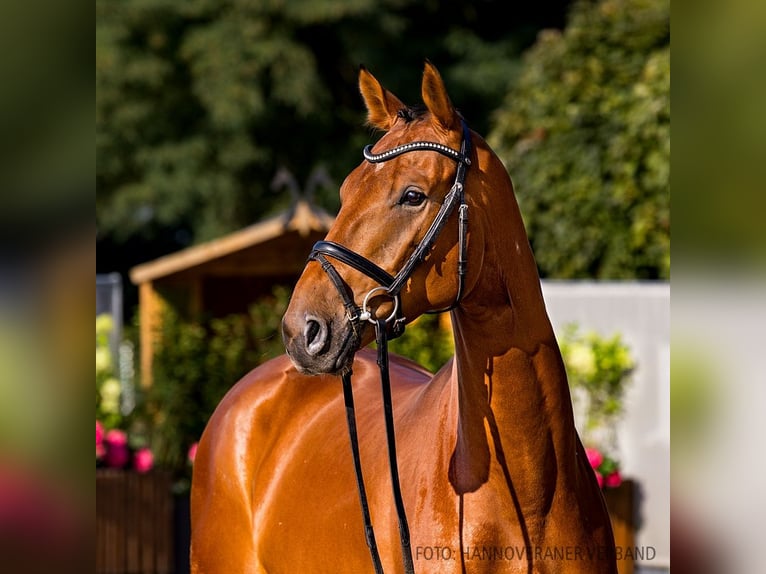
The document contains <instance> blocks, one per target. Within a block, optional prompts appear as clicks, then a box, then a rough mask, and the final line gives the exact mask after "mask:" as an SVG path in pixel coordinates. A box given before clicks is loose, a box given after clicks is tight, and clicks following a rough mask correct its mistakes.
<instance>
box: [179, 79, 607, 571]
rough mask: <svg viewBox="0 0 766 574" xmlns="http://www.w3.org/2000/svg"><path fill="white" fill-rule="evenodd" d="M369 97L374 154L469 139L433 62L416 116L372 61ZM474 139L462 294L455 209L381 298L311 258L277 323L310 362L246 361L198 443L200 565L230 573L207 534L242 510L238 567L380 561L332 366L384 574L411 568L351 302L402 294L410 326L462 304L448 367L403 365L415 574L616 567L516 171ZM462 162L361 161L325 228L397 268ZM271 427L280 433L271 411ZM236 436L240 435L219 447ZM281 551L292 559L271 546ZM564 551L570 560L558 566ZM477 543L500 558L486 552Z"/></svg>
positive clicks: (380, 309)
mask: <svg viewBox="0 0 766 574" xmlns="http://www.w3.org/2000/svg"><path fill="white" fill-rule="evenodd" d="M360 90H361V93H362V96H363V99H364V101H365V104H366V106H367V110H368V120H369V123H370V124H371V125H372V126H374V127H376V128H378V129H380V130H382V131H384V132H385V134H384V136H383V137H382V138H381V139H380V140H379V141H378V142H377V143H376V144H375V146H374V147H373V148H372V153H373V154H381V153H385V152H386V151H387V150H393V149H396V148H398V147H399V146H402V145H406V144H408V143H411V142H422V141H426V142H432V143H435V144H438V145H443V146H445V147H446V148H449V149H450V150H459V149H460V148H461V143H462V140H463V137H464V130H463V127H462V126H463V122H462V119H461V117H460V116H459V114H458V113H457V112H456V111H455V109H454V108H453V106H452V104H451V102H450V99H449V97H448V96H447V93H446V90H445V88H444V84H443V82H442V80H441V77H440V76H439V74H438V72H437V71H436V70H435V68H433V66H431V65H430V64H427V65H426V67H425V71H424V75H423V83H422V90H421V92H422V96H423V101H424V103H425V108H424V109H423V110H415V109H412V108H409V107H407V106H405V105H404V104H403V103H402V102H401V101H400V100H399V99H398V98H397V97H396V96H394V95H393V94H391V93H390V92H388V91H387V90H386V89H384V88H383V87H382V86H381V85H380V84H379V83H378V81H377V80H376V79H375V78H374V77H373V76H372V75H371V74H370V73H369V72H367V71H366V70H364V69H363V70H362V71H361V72H360ZM470 137H471V146H470V149H471V157H470V167H469V169H468V170H467V172H466V177H465V181H464V198H465V202H466V204H467V205H468V233H467V238H466V239H467V241H466V246H465V253H464V256H465V261H466V273H465V277H464V279H463V281H462V283H463V287H462V292H461V290H460V288H459V284H460V280H459V278H458V277H459V274H458V268H459V265H458V263H459V260H460V259H461V249H460V245H459V243H460V242H459V240H458V238H459V235H460V234H459V224H458V216H457V213H453V214H451V215H450V217H449V218H448V219H447V220H446V223H445V225H444V227H443V228H442V229H441V230H440V231H439V233H438V236H437V237H436V239H435V240H434V242H433V245H432V246H431V248H430V250H429V252H428V254H427V256H426V257H425V258H424V260H423V261H421V262H420V263H419V264H418V265H417V266H415V267H414V268H413V269H412V273H411V274H409V275H408V278H407V281H406V283H404V284H403V286H402V288H401V291H398V292H397V293H395V294H394V295H395V296H391V294H390V293H387V292H386V290H385V289H379V290H378V291H375V289H377V288H380V283H381V280H382V279H376V278H375V276H370V274H369V273H365V272H363V271H360V270H359V269H358V266H357V265H354V264H350V265H349V264H346V263H344V262H343V261H342V260H340V261H339V260H334V261H333V262H332V266H333V269H334V272H335V273H336V274H337V278H336V280H335V281H333V279H332V276H331V275H332V274H331V273H328V270H327V265H324V264H320V263H321V261H316V260H314V261H310V262H309V263H308V264H307V267H306V269H305V271H304V273H303V275H302V276H301V279H300V280H299V282H298V284H297V285H296V288H295V291H294V294H293V297H292V299H291V302H290V306H289V308H288V310H287V313H286V314H285V317H284V320H283V337H284V340H285V345H286V348H287V350H288V353H289V355H290V358H291V360H292V362H293V363H294V365H295V367H296V368H297V370H298V372H296V371H295V370H293V368H292V366H291V365H290V364H289V363H287V362H286V361H285V360H284V359H278V360H275V361H272V362H271V363H267V364H266V365H264V366H263V367H260V368H259V369H257V370H256V371H253V373H251V374H250V375H248V377H246V378H245V379H244V380H243V381H242V382H240V383H239V384H238V385H237V387H235V389H234V390H233V391H232V392H231V393H230V395H229V396H227V398H226V399H225V400H224V402H223V403H222V405H221V407H219V409H218V411H217V412H216V415H215V416H214V417H213V420H211V423H210V425H209V426H208V429H207V430H206V433H205V437H204V438H203V441H202V443H201V445H200V450H199V451H198V455H197V456H198V459H197V460H198V462H197V463H196V465H197V466H196V467H195V477H194V489H193V496H192V512H193V529H194V530H193V563H194V564H196V566H195V568H197V570H196V571H197V572H224V571H226V570H224V569H221V568H219V567H220V565H221V562H220V560H222V559H220V558H215V556H214V554H215V555H216V556H220V555H221V552H222V551H221V550H220V549H217V550H216V549H214V548H213V547H212V546H211V543H210V541H209V538H208V537H209V536H215V535H216V534H221V533H222V532H223V529H224V526H223V524H222V523H220V524H218V523H217V522H216V520H222V519H221V518H220V517H221V516H224V515H226V516H228V517H232V516H234V517H240V518H239V520H240V521H241V524H240V526H242V527H246V531H247V532H246V535H243V536H242V537H241V538H237V537H239V535H235V538H236V540H232V539H231V535H229V537H230V540H229V542H227V546H226V549H224V551H223V554H226V555H227V556H229V560H230V561H229V562H228V563H227V564H228V566H229V567H231V566H232V565H235V566H239V567H241V566H242V565H243V564H247V565H254V566H253V567H252V569H251V570H246V571H253V572H271V571H274V572H277V571H285V572H295V571H301V572H310V571H331V572H342V571H348V572H366V571H371V568H372V565H371V563H370V556H369V554H368V551H367V548H366V546H365V542H364V533H363V532H362V530H363V529H362V520H361V512H360V510H359V500H358V498H357V496H356V492H355V488H354V474H353V467H352V464H351V460H350V450H349V447H348V437H347V436H346V435H345V429H344V421H343V414H344V413H343V400H342V396H341V392H340V384H339V381H338V377H337V375H338V374H339V373H342V372H346V371H347V370H348V369H352V370H353V373H354V375H353V387H354V392H355V393H356V397H357V405H358V420H359V435H360V450H361V462H362V468H363V471H364V477H365V481H366V483H367V490H368V494H369V497H370V503H369V506H370V514H371V516H372V521H373V524H374V526H375V532H376V535H377V537H378V545H379V548H380V553H381V559H382V562H383V566H384V568H385V571H386V572H398V571H400V570H401V567H402V566H401V564H402V557H401V550H400V548H399V544H398V535H397V531H396V518H395V516H396V515H395V513H394V509H393V502H392V496H391V488H390V486H391V483H390V480H389V478H388V468H387V462H386V459H385V456H384V455H383V453H384V452H385V448H386V446H385V445H386V441H385V432H384V430H383V423H382V413H381V399H380V389H379V378H378V377H379V375H378V369H377V366H376V365H375V363H374V358H373V357H372V356H371V355H370V354H369V353H368V352H366V351H359V352H357V351H358V349H359V348H360V347H362V346H364V345H366V344H367V343H369V342H370V341H371V340H372V339H373V336H374V333H373V332H374V329H373V327H372V325H371V323H367V322H365V321H356V320H351V319H352V318H351V315H353V313H351V312H350V311H349V301H351V302H353V303H354V304H355V306H361V307H363V308H364V310H365V311H369V313H370V315H372V317H373V318H375V317H380V318H384V317H389V316H393V315H394V312H393V311H394V307H395V305H397V304H398V305H399V306H400V312H401V313H400V314H401V316H403V317H404V318H406V320H407V321H410V320H414V319H415V318H417V317H418V316H419V315H421V314H422V313H425V312H429V311H432V310H436V309H443V308H445V307H450V306H453V305H455V307H454V309H453V310H452V311H451V318H452V324H453V330H454V337H455V359H454V361H451V362H450V363H448V364H447V365H445V367H444V368H443V369H442V370H441V371H440V372H439V373H437V374H436V375H435V376H433V377H431V376H430V375H427V374H426V373H424V372H423V371H422V370H419V369H417V368H416V367H415V366H414V365H412V364H410V363H408V362H406V361H403V360H399V359H392V364H391V384H392V393H393V405H394V412H395V418H396V439H397V444H398V451H399V452H398V454H399V456H398V462H399V472H400V476H401V485H402V492H403V497H404V502H405V507H406V510H407V515H408V517H409V521H410V531H411V537H412V548H413V554H414V558H415V571H416V572H418V573H420V572H451V571H455V572H524V573H527V574H529V573H532V572H541V573H542V572H545V573H564V572H578V573H588V574H602V573H610V574H611V573H614V572H616V568H615V563H614V560H613V550H614V542H613V538H612V533H611V527H610V524H609V518H608V515H607V513H606V510H605V506H604V503H603V498H602V496H601V493H600V491H599V488H598V485H597V483H596V480H595V477H594V475H593V472H592V470H591V469H590V466H589V464H588V462H587V459H586V457H585V454H584V451H583V448H582V445H581V444H580V440H579V438H578V436H577V433H576V431H575V429H574V423H573V416H572V406H571V400H570V397H569V391H568V386H567V381H566V375H565V372H564V367H563V364H562V361H561V357H560V354H559V351H558V347H557V345H556V341H555V337H554V335H553V331H552V329H551V325H550V322H549V320H548V317H547V313H546V310H545V305H544V302H543V298H542V294H541V290H540V282H539V278H538V274H537V270H536V266H535V262H534V258H533V255H532V252H531V249H530V246H529V242H528V240H527V236H526V232H525V230H524V226H523V223H522V219H521V216H520V213H519V209H518V206H517V204H516V200H515V198H514V195H513V189H512V185H511V181H510V179H509V177H508V174H507V172H506V170H505V168H504V167H503V165H502V163H501V162H500V160H499V159H498V158H497V156H496V155H495V154H494V153H493V152H492V151H491V150H490V149H489V147H488V146H487V144H486V143H485V142H484V141H483V140H482V139H481V138H480V137H479V136H477V135H476V134H473V133H471V134H470ZM455 173H456V160H455V158H454V157H450V154H449V153H440V152H438V151H433V150H427V149H418V150H416V151H411V152H410V151H407V152H406V153H402V154H401V155H397V156H396V157H393V158H391V159H388V160H387V161H381V162H372V161H364V162H363V163H362V164H361V165H360V166H359V167H357V168H356V169H355V170H354V171H353V172H352V173H351V174H350V175H349V176H348V177H347V178H346V180H345V182H344V184H343V186H342V188H341V200H342V207H341V210H340V212H339V214H338V217H337V219H336V222H335V224H334V226H333V228H332V230H331V231H330V233H329V234H328V236H327V241H330V242H332V243H334V244H337V245H341V246H343V247H344V249H347V250H349V251H351V252H353V253H356V254H359V256H361V257H363V258H365V259H367V260H369V261H370V262H372V263H374V265H375V266H377V267H378V268H380V269H381V270H382V272H383V273H384V274H389V275H390V276H396V275H397V273H398V272H399V271H400V270H401V269H402V268H403V267H406V266H407V262H408V260H409V258H410V256H411V254H412V253H413V251H414V250H416V249H417V247H418V245H419V244H421V243H422V240H423V238H424V236H426V235H427V233H428V230H429V227H430V226H431V225H432V223H433V221H434V220H435V219H436V218H438V214H439V213H440V209H441V207H442V205H443V204H444V203H445V198H448V194H450V193H451V192H452V191H453V190H454V187H455ZM341 259H342V258H341ZM338 278H339V279H338ZM339 283H340V286H339ZM343 290H345V295H344V294H343V292H344V291H343ZM366 296H368V297H367V299H368V300H367V301H366V302H364V304H363V299H364V298H365V297H366ZM351 306H352V307H353V306H354V305H351ZM299 372H301V373H305V375H302V374H299ZM309 375H317V376H315V377H311V376H309ZM266 420H267V421H268V425H270V426H268V427H267V426H266V425H267V423H265V422H262V423H261V422H259V421H266ZM227 433H228V434H234V435H235V436H236V437H238V439H237V441H236V444H234V445H232V444H227V443H226V441H225V439H224V437H225V436H226V435H227ZM250 449H252V450H250ZM200 460H202V461H203V462H201V463H200V462H199V461H200ZM232 477H233V478H232ZM217 517H218V518H217ZM231 520H234V522H237V520H236V519H231ZM226 531H227V532H230V531H229V530H226ZM285 546H287V547H289V555H288V554H286V553H285V552H280V551H279V550H280V549H284V547H285ZM437 547H438V548H446V549H448V551H444V550H442V551H441V552H442V554H441V556H440V558H445V557H448V558H449V560H439V559H434V554H433V549H434V548H437ZM429 549H430V550H429ZM482 549H484V550H482ZM508 549H511V551H509V550H508ZM525 549H526V550H525ZM562 549H569V550H567V552H569V554H567V556H568V558H560V559H556V557H557V556H558V557H560V552H561V551H562ZM227 551H228V554H227ZM483 551H489V552H490V553H493V552H494V553H493V554H492V556H493V558H491V559H481V557H482V556H486V554H482V552H483ZM445 552H446V553H445ZM477 552H478V554H477ZM554 552H557V553H556V554H554ZM216 553H217V554H216ZM230 571H231V570H230ZM237 571H242V570H241V569H240V570H237Z"/></svg>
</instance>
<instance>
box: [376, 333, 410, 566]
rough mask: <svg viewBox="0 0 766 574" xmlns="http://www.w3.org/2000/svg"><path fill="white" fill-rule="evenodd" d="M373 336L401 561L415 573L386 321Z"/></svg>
mask: <svg viewBox="0 0 766 574" xmlns="http://www.w3.org/2000/svg"><path fill="white" fill-rule="evenodd" d="M375 338H376V340H377V344H378V367H380V384H381V387H382V390H383V414H384V416H385V419H386V439H387V441H388V467H389V469H390V470H391V488H392V490H393V493H394V504H395V505H396V517H397V518H398V520H399V541H400V542H401V546H402V561H403V562H404V571H405V572H406V573H407V574H415V565H414V564H413V562H412V548H411V546H410V527H409V525H408V524H407V514H406V512H405V511H404V501H403V500H402V490H401V488H400V486H399V465H398V463H397V460H396V436H395V434H394V409H393V406H392V404H393V403H392V401H391V378H390V377H389V372H388V337H387V334H386V322H385V320H383V319H378V321H377V322H376V323H375Z"/></svg>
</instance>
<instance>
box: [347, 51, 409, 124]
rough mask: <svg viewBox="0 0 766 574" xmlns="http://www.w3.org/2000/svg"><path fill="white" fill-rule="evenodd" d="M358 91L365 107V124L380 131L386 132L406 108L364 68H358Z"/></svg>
mask: <svg viewBox="0 0 766 574" xmlns="http://www.w3.org/2000/svg"><path fill="white" fill-rule="evenodd" d="M359 91H360V92H361V93H362V98H363V99H364V104H365V105H366V106H367V123H368V124H370V125H371V126H373V127H376V128H378V129H380V130H384V131H388V130H389V129H390V128H391V126H392V125H393V124H394V122H395V121H396V114H397V112H398V111H399V110H402V109H404V108H406V107H407V106H405V105H404V104H403V103H402V102H401V100H400V99H399V98H397V97H396V96H395V95H394V94H392V93H391V92H389V91H388V90H387V89H385V88H384V87H383V86H381V85H380V82H378V80H377V79H375V76H373V75H372V74H371V73H370V72H368V71H367V68H365V67H364V66H360V67H359Z"/></svg>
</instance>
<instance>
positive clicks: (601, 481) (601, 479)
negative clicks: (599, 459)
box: [593, 470, 604, 488]
mask: <svg viewBox="0 0 766 574" xmlns="http://www.w3.org/2000/svg"><path fill="white" fill-rule="evenodd" d="M593 472H595V473H596V482H598V487H599V488H604V477H603V476H602V475H601V473H600V472H598V471H597V470H594V471H593Z"/></svg>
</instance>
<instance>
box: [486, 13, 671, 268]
mask: <svg viewBox="0 0 766 574" xmlns="http://www.w3.org/2000/svg"><path fill="white" fill-rule="evenodd" d="M669 14H670V8H669V2H668V0H600V1H598V2H588V1H580V2H577V3H576V4H575V5H574V8H573V10H572V12H571V14H570V18H569V22H568V25H567V27H566V29H565V30H564V32H563V33H559V32H558V31H546V32H544V33H542V34H541V35H540V37H539V39H538V42H537V44H536V45H535V46H534V47H533V48H532V49H531V50H530V51H529V53H528V54H527V55H526V57H525V61H524V67H523V71H522V73H521V77H520V80H519V83H518V85H517V86H516V87H515V88H514V89H513V90H512V91H511V92H510V93H509V94H508V96H507V98H506V100H505V103H504V104H503V106H502V107H501V109H499V110H498V112H497V114H496V116H495V118H494V121H495V126H494V129H493V131H492V133H491V134H490V137H489V141H490V143H491V144H492V145H493V146H494V147H495V149H496V151H497V152H498V153H499V154H500V156H501V157H502V158H503V160H504V162H505V163H506V165H507V167H508V169H509V172H510V173H511V175H512V177H513V180H514V184H515V187H516V192H517V196H518V199H519V204H520V207H521V210H522V213H523V215H524V218H525V223H526V226H527V231H528V233H529V236H530V241H531V243H532V245H533V247H534V249H535V255H536V259H537V263H538V266H539V268H540V271H541V275H543V276H547V277H558V278H584V277H595V278H611V279H617V278H642V279H643V278H667V277H668V276H669V271H670V249H669V244H670V205H669V204H670V197H669V195H670V188H669V185H670V183H669V175H670V31H669V18H670V15H669Z"/></svg>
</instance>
